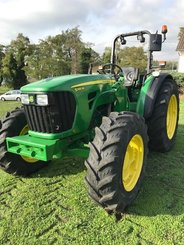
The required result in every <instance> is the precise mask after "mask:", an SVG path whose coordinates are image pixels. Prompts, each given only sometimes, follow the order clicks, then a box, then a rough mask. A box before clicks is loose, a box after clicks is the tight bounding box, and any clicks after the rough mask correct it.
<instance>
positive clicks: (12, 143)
mask: <svg viewBox="0 0 184 245" xmlns="http://www.w3.org/2000/svg"><path fill="white" fill-rule="evenodd" d="M152 79H153V76H149V77H148V78H147V80H146V82H145V83H144V86H142V88H141V89H138V88H136V87H132V88H129V90H130V89H131V90H130V91H129V92H131V98H129V96H128V88H127V87H125V85H124V78H123V77H120V79H119V80H118V81H116V80H114V79H112V76H110V75H100V74H97V75H67V76H62V77H56V78H48V79H44V80H41V81H38V82H35V83H31V84H29V85H26V86H24V87H22V88H21V91H22V93H28V94H29V95H30V96H29V99H30V101H32V100H31V97H33V96H32V95H33V94H37V93H39V92H40V93H41V92H44V93H49V92H57V93H59V92H60V91H69V92H70V93H72V94H73V95H74V97H75V101H76V112H75V117H74V121H73V125H72V128H71V129H69V130H67V131H64V132H60V133H55V134H54V133H41V132H34V131H31V130H30V131H29V132H28V135H24V136H16V137H12V138H7V139H6V141H7V148H8V151H9V152H12V153H14V154H19V155H22V156H27V157H32V158H36V159H38V160H43V161H48V160H51V159H54V158H62V157H63V156H66V155H67V156H68V155H70V156H82V157H87V156H88V154H89V148H88V147H84V144H86V143H88V142H89V141H91V140H93V137H94V128H95V127H96V126H98V125H100V124H101V120H102V116H104V115H107V114H108V113H109V110H111V111H134V112H137V113H139V114H140V115H144V102H145V96H146V93H147V91H148V89H149V86H150V83H151V81H152ZM35 106H36V105H35Z"/></svg>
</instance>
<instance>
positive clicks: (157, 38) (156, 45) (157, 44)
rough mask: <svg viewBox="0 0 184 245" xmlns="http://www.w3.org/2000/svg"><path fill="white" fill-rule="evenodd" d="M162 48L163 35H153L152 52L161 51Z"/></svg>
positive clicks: (150, 45) (151, 38)
mask: <svg viewBox="0 0 184 245" xmlns="http://www.w3.org/2000/svg"><path fill="white" fill-rule="evenodd" d="M161 48H162V35H161V34H157V33H156V34H151V35H150V44H149V50H150V51H161Z"/></svg>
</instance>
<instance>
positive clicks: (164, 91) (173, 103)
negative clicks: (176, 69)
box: [147, 79, 179, 152]
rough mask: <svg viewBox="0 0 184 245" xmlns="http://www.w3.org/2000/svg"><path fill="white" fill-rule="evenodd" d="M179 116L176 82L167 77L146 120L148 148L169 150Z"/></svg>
mask: <svg viewBox="0 0 184 245" xmlns="http://www.w3.org/2000/svg"><path fill="white" fill-rule="evenodd" d="M178 118H179V92H178V86H177V84H176V82H175V81H174V80H172V79H167V80H166V81H164V83H163V84H162V87H161V89H160V91H159V93H158V95H157V98H156V102H155V106H154V109H153V113H152V115H151V118H149V119H148V120H147V125H148V136H149V148H150V149H151V150H154V151H159V152H167V151H170V150H171V149H172V147H173V145H174V143H175V140H176V133H177V128H178Z"/></svg>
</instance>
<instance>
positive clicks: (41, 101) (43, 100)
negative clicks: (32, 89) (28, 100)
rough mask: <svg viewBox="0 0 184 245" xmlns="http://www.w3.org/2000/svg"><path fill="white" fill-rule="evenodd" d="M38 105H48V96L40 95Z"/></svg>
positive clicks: (37, 100) (37, 99)
mask: <svg viewBox="0 0 184 245" xmlns="http://www.w3.org/2000/svg"><path fill="white" fill-rule="evenodd" d="M36 103H37V104H38V105H48V96H47V95H46V94H38V95H37V97H36Z"/></svg>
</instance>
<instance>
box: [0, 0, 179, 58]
mask: <svg viewBox="0 0 184 245" xmlns="http://www.w3.org/2000/svg"><path fill="white" fill-rule="evenodd" d="M162 25H167V26H168V34H167V40H166V41H165V43H164V44H163V49H162V52H157V54H156V55H155V56H154V57H155V59H159V60H177V59H178V57H179V56H178V53H177V52H176V46H177V43H178V32H179V29H180V27H182V26H184V1H182V0H110V1H107V0H0V44H4V45H7V44H9V43H10V41H11V40H12V39H15V38H16V36H17V34H18V33H23V34H24V35H25V36H27V37H29V39H30V41H31V42H32V43H38V42H39V39H44V38H46V37H47V36H49V35H56V34H59V33H61V31H63V30H66V29H68V28H69V29H71V28H74V27H76V26H78V27H79V29H80V30H81V31H82V40H83V41H84V42H92V43H93V44H94V46H93V49H94V50H95V51H97V52H99V53H102V52H103V50H104V48H105V47H106V46H111V43H112V41H113V38H114V37H115V36H116V35H117V34H120V33H127V32H133V31H140V30H149V31H151V32H153V33H155V31H156V30H158V31H160V30H161V26H162ZM129 44H130V45H136V42H135V40H130V42H129Z"/></svg>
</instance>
